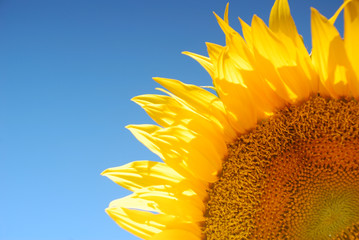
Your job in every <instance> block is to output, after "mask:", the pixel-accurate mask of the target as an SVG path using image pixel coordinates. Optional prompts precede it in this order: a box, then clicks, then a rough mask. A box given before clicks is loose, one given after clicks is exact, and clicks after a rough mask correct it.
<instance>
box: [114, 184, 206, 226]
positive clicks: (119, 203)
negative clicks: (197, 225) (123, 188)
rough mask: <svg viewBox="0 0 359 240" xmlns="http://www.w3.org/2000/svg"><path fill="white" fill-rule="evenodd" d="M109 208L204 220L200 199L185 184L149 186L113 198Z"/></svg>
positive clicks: (181, 219)
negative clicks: (127, 194) (122, 196)
mask: <svg viewBox="0 0 359 240" xmlns="http://www.w3.org/2000/svg"><path fill="white" fill-rule="evenodd" d="M174 206H175V207H174ZM109 207H110V208H129V209H138V210H142V211H151V212H157V213H163V214H167V215H173V216H177V219H178V221H181V222H201V221H204V217H203V213H204V210H205V206H204V203H203V201H202V199H201V198H200V197H199V196H198V195H197V194H196V193H195V192H194V191H193V190H191V189H189V188H188V186H187V185H186V184H181V183H179V184H176V185H175V186H170V185H159V186H151V187H148V188H144V189H141V190H138V191H136V192H134V193H133V194H131V195H129V196H126V197H124V198H120V199H117V200H114V201H112V202H111V203H110V206H109Z"/></svg>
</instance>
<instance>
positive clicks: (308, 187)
mask: <svg viewBox="0 0 359 240" xmlns="http://www.w3.org/2000/svg"><path fill="white" fill-rule="evenodd" d="M343 9H344V38H341V36H340V35H339V33H338V31H337V29H336V28H335V27H334V25H333V24H334V22H335V20H336V18H337V16H338V15H339V13H340V12H341V11H342V10H343ZM216 17H217V20H218V23H219V25H220V27H221V28H222V30H223V32H224V33H225V35H226V46H219V45H216V44H211V43H209V44H207V47H208V55H209V57H204V56H200V55H197V54H194V53H189V52H184V54H186V55H189V56H190V57H192V58H194V59H195V60H197V61H198V62H199V63H200V64H201V65H202V66H203V67H204V68H205V69H206V70H207V71H208V73H209V74H210V75H211V77H212V79H213V83H214V87H213V89H214V90H215V91H216V92H217V95H218V96H217V95H215V94H212V93H211V92H209V91H207V90H205V89H203V88H201V87H198V86H194V85H189V84H184V83H182V82H180V81H177V80H172V79H163V78H155V79H154V80H155V81H157V82H158V83H159V84H161V85H162V86H163V87H164V88H165V89H166V90H165V89H159V90H161V91H162V92H164V93H166V94H167V95H168V96H164V95H152V94H149V95H142V96H137V97H135V98H133V101H134V102H136V103H138V104H139V105H140V106H141V107H142V108H143V109H144V110H145V111H146V112H147V113H148V114H149V115H150V116H151V117H152V118H153V119H154V121H155V122H156V123H157V124H158V125H160V126H157V125H130V126H128V127H127V128H128V129H129V130H130V131H131V132H132V133H133V134H134V136H135V137H136V138H137V139H138V140H139V141H140V142H142V143H143V144H144V145H145V146H146V147H148V148H149V149H150V150H151V151H153V152H154V153H155V154H157V155H158V156H159V157H160V158H161V159H162V160H163V162H152V161H136V162H132V163H128V164H126V165H124V166H121V167H115V168H110V169H107V170H105V171H104V172H103V175H105V176H107V177H109V178H110V179H111V180H113V181H114V182H116V183H118V184H119V185H121V186H123V187H125V188H127V189H129V190H131V191H133V194H131V195H129V196H127V197H124V198H121V199H118V200H115V201H113V202H111V203H110V206H109V207H108V208H107V209H106V212H107V213H108V214H109V215H110V216H111V217H112V218H113V219H114V220H115V221H116V222H117V223H118V224H119V225H120V226H121V227H122V228H124V229H126V230H128V231H130V232H131V233H133V234H134V235H136V236H138V237H140V238H143V239H181V240H183V239H189V240H191V239H332V238H333V239H359V200H358V199H359V157H358V156H359V149H358V147H357V146H358V143H359V103H358V101H357V100H358V98H359V0H346V1H344V4H343V5H342V7H341V8H340V9H338V11H337V12H336V14H335V15H334V16H333V17H332V18H331V19H329V20H328V19H326V18H325V17H323V16H322V15H321V14H320V13H319V12H318V11H317V10H315V9H312V15H311V25H312V47H313V49H312V53H311V55H310V54H308V52H307V50H306V48H305V46H304V44H303V41H302V39H301V36H300V35H299V34H298V32H297V29H296V27H295V24H294V21H293V19H292V17H291V14H290V10H289V6H288V2H287V0H277V1H276V2H275V4H274V6H273V8H272V11H271V14H270V19H269V27H267V26H266V25H265V23H264V22H263V21H262V20H261V19H260V18H258V17H257V16H254V17H253V20H252V24H251V26H249V25H247V24H246V23H245V22H243V21H242V20H241V19H239V20H240V23H241V25H242V30H243V38H242V36H241V35H240V34H239V33H237V32H236V31H234V30H233V29H232V28H231V27H230V26H229V25H228V5H227V8H226V12H225V16H224V19H221V18H220V17H218V16H217V15H216Z"/></svg>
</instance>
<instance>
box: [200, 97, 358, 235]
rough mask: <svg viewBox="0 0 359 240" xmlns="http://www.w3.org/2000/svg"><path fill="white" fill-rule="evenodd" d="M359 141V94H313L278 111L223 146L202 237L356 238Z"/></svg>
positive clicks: (210, 191) (210, 194) (210, 193)
mask: <svg viewBox="0 0 359 240" xmlns="http://www.w3.org/2000/svg"><path fill="white" fill-rule="evenodd" d="M358 144H359V103H358V102H357V101H356V100H353V99H339V100H334V99H324V98H323V97H320V96H315V97H312V98H311V99H309V100H308V101H306V102H304V103H302V104H300V105H297V106H290V107H288V108H285V109H283V110H281V111H279V112H277V113H276V114H274V115H273V116H272V117H270V118H269V119H267V120H265V121H263V122H262V123H261V124H259V125H258V126H257V127H256V128H255V129H254V130H253V131H252V132H250V133H249V134H245V135H242V136H240V137H239V138H238V139H237V140H236V141H235V142H234V143H233V144H231V145H229V146H228V148H229V155H228V158H227V159H226V160H225V161H224V164H223V171H222V173H221V176H220V178H219V180H218V181H217V182H216V183H214V184H213V185H212V187H211V189H210V190H209V200H208V202H207V211H206V215H205V216H206V222H205V226H204V228H203V232H204V235H205V236H206V239H316V240H320V239H328V238H329V239H336V238H344V239H356V237H359V201H358V200H357V199H359V148H358ZM345 237H347V238H345Z"/></svg>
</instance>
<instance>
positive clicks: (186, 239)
mask: <svg viewBox="0 0 359 240" xmlns="http://www.w3.org/2000/svg"><path fill="white" fill-rule="evenodd" d="M152 239H153V240H169V239H170V240H200V239H202V238H201V237H200V236H196V235H195V234H193V233H192V232H189V231H185V230H181V229H167V230H164V231H162V232H160V233H158V234H156V235H155V236H154V237H153V238H152Z"/></svg>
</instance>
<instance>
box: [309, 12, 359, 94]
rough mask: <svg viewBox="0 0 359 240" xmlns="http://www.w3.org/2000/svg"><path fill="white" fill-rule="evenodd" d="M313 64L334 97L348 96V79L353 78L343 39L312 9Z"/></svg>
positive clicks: (349, 92)
mask: <svg viewBox="0 0 359 240" xmlns="http://www.w3.org/2000/svg"><path fill="white" fill-rule="evenodd" d="M312 36H313V37H312V41H313V44H312V45H313V52H312V59H313V64H314V66H315V67H316V69H317V71H318V73H319V76H320V80H321V81H322V83H323V85H324V86H325V87H326V88H327V89H328V91H329V93H330V95H331V96H332V97H334V98H339V97H341V96H350V95H351V91H350V85H352V84H351V83H350V81H352V79H354V76H353V74H354V73H353V69H352V67H351V65H350V62H349V60H348V57H347V54H346V50H345V47H344V42H343V39H342V38H341V37H340V35H339V33H338V31H337V29H336V28H335V27H334V26H333V25H332V24H331V23H330V22H329V21H328V20H327V19H326V18H325V17H323V16H322V15H320V13H319V12H318V11H317V10H315V9H312Z"/></svg>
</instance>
